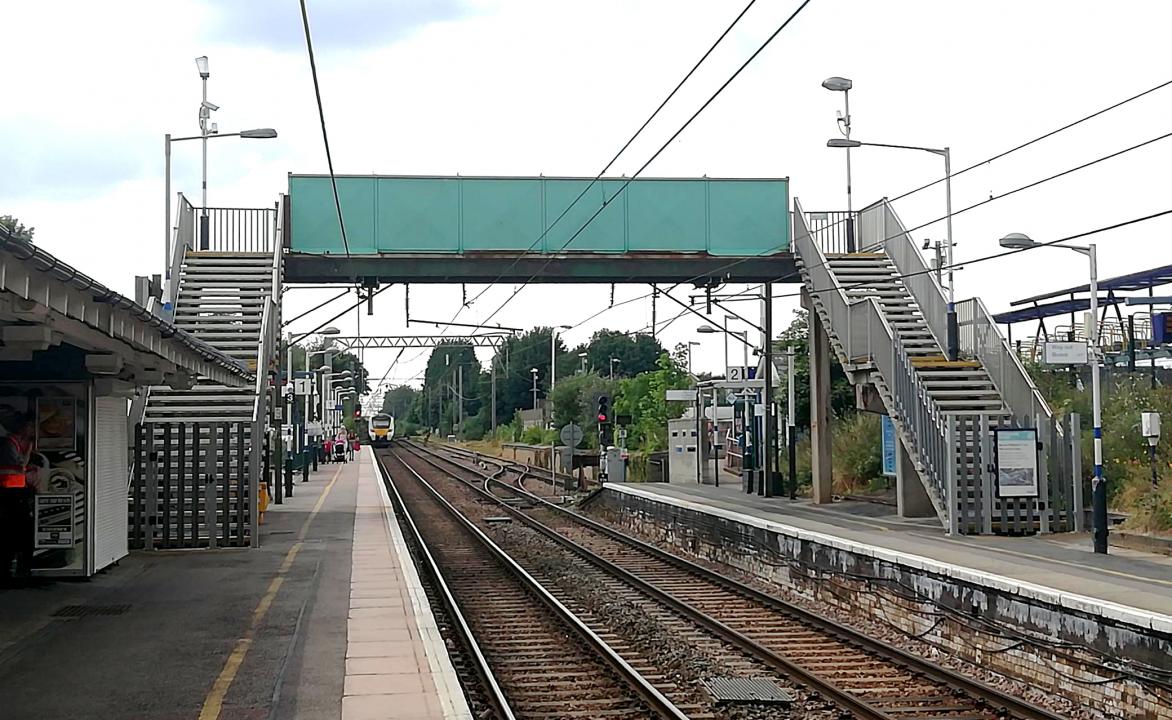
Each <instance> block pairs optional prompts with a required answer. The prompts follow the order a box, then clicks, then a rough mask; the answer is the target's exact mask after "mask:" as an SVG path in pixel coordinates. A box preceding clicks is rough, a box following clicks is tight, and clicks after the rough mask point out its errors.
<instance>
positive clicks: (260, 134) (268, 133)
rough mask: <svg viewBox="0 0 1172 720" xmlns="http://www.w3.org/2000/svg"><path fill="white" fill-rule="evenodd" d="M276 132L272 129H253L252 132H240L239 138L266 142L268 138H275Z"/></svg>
mask: <svg viewBox="0 0 1172 720" xmlns="http://www.w3.org/2000/svg"><path fill="white" fill-rule="evenodd" d="M276 136H277V131H276V130H274V129H272V128H253V129H252V130H241V131H240V137H242V138H252V139H253V140H266V139H268V138H275V137H276Z"/></svg>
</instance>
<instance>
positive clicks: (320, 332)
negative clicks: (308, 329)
mask: <svg viewBox="0 0 1172 720" xmlns="http://www.w3.org/2000/svg"><path fill="white" fill-rule="evenodd" d="M341 333H342V331H341V330H339V329H338V328H336V327H334V326H333V325H331V326H329V327H325V328H322V329H321V330H318V331H317V334H318V335H340V334H341Z"/></svg>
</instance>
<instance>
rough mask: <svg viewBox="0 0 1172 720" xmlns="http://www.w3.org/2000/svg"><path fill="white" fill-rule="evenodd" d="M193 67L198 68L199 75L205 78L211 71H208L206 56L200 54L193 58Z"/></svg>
mask: <svg viewBox="0 0 1172 720" xmlns="http://www.w3.org/2000/svg"><path fill="white" fill-rule="evenodd" d="M195 67H196V69H198V70H199V76H200V77H201V78H203V79H204V80H207V79H208V77H209V76H210V75H211V73H209V72H208V56H207V55H200V56H199V57H197V58H196V59H195Z"/></svg>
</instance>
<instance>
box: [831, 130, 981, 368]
mask: <svg viewBox="0 0 1172 720" xmlns="http://www.w3.org/2000/svg"><path fill="white" fill-rule="evenodd" d="M826 147H832V148H846V151H847V152H848V153H849V152H850V151H851V148H857V147H881V148H896V149H898V150H921V151H923V152H930V153H932V154H933V155H940V156H942V157H943V158H944V205H945V208H944V212H945V223H946V230H945V232H946V235H947V236H946V237H945V239H944V250H945V259H944V262H945V263H947V265H948V316H947V328H946V332H947V338H946V345H947V348H946V350H947V352H948V359H949V360H956V358H957V355H958V354H959V352H960V348H959V346H958V334H957V328H956V283H955V282H953V277H952V265H953V262H952V152H951V150H950V149H949V148H929V147H919V146H918V145H889V144H887V143H868V142H859V141H858V140H851V139H850V138H849V137H848V138H847V139H845V140H843V139H841V138H832V139H830V140H827V141H826Z"/></svg>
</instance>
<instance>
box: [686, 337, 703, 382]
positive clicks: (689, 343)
mask: <svg viewBox="0 0 1172 720" xmlns="http://www.w3.org/2000/svg"><path fill="white" fill-rule="evenodd" d="M699 344H700V343H698V342H696V341H695V340H689V341H688V374H689V375H691V374H692V347H693V346H695V345H699Z"/></svg>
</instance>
